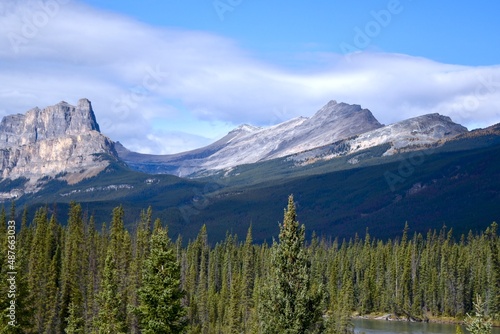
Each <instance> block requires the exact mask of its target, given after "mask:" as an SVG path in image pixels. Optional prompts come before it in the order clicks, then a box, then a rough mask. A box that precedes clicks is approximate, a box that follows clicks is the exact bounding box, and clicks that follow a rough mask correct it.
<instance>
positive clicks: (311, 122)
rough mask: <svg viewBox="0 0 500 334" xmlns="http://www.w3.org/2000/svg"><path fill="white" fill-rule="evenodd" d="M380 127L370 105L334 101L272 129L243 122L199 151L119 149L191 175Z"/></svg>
mask: <svg viewBox="0 0 500 334" xmlns="http://www.w3.org/2000/svg"><path fill="white" fill-rule="evenodd" d="M380 127H382V125H381V124H380V123H379V122H378V121H377V120H376V119H375V117H373V115H372V113H371V112H370V111H369V110H368V109H362V108H361V107H360V106H359V105H349V104H346V103H337V102H336V101H330V102H329V103H328V104H326V105H325V106H324V107H323V108H321V109H320V110H319V111H318V112H316V114H315V115H313V116H312V117H311V118H307V117H298V118H294V119H291V120H289V121H286V122H283V123H280V124H277V125H274V126H271V127H268V128H258V127H252V126H249V125H243V126H240V127H238V128H236V129H235V130H233V131H231V132H229V133H228V134H227V135H226V136H225V137H224V138H222V139H220V140H219V141H217V142H216V143H214V144H211V145H209V146H207V147H205V148H201V149H198V150H194V151H189V152H184V153H179V154H174V155H164V156H153V155H144V154H138V153H133V152H129V151H125V150H119V155H120V157H121V158H123V159H124V160H125V161H126V162H127V163H129V165H130V166H132V167H133V168H136V169H139V170H142V171H146V172H152V173H155V172H159V173H169V174H175V175H178V176H186V175H191V174H193V173H198V172H200V171H204V170H218V169H224V168H231V167H234V166H237V165H241V164H246V163H254V162H258V161H264V160H269V159H274V158H279V157H284V156H287V155H290V154H294V153H298V152H301V151H305V150H309V149H312V148H315V147H318V146H322V145H327V144H329V143H332V142H334V141H337V140H340V139H343V138H347V137H349V136H353V135H356V134H360V133H364V132H367V131H370V130H373V129H377V128H380Z"/></svg>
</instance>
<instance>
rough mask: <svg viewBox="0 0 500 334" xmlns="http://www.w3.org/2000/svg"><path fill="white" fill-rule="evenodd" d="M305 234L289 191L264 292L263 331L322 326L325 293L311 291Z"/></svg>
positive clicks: (298, 330)
mask: <svg viewBox="0 0 500 334" xmlns="http://www.w3.org/2000/svg"><path fill="white" fill-rule="evenodd" d="M304 238H305V227H304V225H302V226H299V222H298V221H297V219H296V213H295V204H294V202H293V196H292V195H290V197H289V198H288V207H287V209H285V214H284V219H283V224H282V225H280V234H279V243H274V244H273V248H272V257H271V268H272V269H271V272H270V277H269V284H268V285H267V287H266V289H264V293H263V295H262V302H261V308H260V312H259V313H260V318H261V326H262V331H263V332H264V333H288V334H293V333H297V334H299V333H315V332H318V331H319V330H320V329H321V328H322V313H321V310H320V302H321V299H322V296H321V295H319V294H318V295H313V294H311V291H310V286H311V281H310V263H309V261H308V259H307V257H306V250H305V246H304Z"/></svg>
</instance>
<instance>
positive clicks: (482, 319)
mask: <svg viewBox="0 0 500 334" xmlns="http://www.w3.org/2000/svg"><path fill="white" fill-rule="evenodd" d="M484 304H485V303H483V301H482V299H481V296H479V295H478V296H477V297H476V302H475V303H474V312H475V314H474V315H470V314H467V318H466V319H465V325H466V328H467V330H468V331H469V332H470V333H471V334H491V330H492V326H493V325H492V323H491V320H489V319H488V318H487V317H486V316H485V311H484Z"/></svg>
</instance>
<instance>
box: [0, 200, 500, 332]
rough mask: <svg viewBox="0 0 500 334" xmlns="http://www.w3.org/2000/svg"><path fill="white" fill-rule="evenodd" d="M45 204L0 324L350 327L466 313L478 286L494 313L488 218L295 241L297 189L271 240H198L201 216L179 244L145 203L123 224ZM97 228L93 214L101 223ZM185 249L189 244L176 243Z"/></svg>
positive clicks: (2, 232) (498, 260)
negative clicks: (479, 227) (382, 234)
mask: <svg viewBox="0 0 500 334" xmlns="http://www.w3.org/2000/svg"><path fill="white" fill-rule="evenodd" d="M49 212H50V211H49V210H48V208H47V207H41V208H39V209H38V210H37V211H36V213H35V215H34V218H33V220H32V221H31V222H28V221H27V212H26V210H25V211H24V213H23V215H22V219H21V222H20V228H19V229H18V232H17V235H16V238H17V239H16V252H17V253H16V260H15V261H16V264H15V265H16V298H15V299H16V310H15V317H16V325H15V326H12V325H11V324H10V325H9V323H8V322H9V312H10V311H9V306H10V304H9V303H10V300H9V298H8V297H7V295H8V291H7V290H8V289H9V286H8V284H7V283H6V282H5V279H2V283H0V312H1V318H0V332H5V333H182V332H186V333H350V332H352V326H351V322H350V317H351V316H352V315H353V314H359V315H365V314H370V313H391V314H395V315H398V316H400V317H404V318H408V319H413V320H417V321H426V320H428V319H432V318H435V317H443V316H446V317H454V318H458V319H463V318H466V315H467V314H469V313H471V312H472V311H473V310H474V307H475V304H474V303H475V301H476V298H478V296H480V297H481V298H482V300H483V301H484V314H485V316H486V317H489V318H495V317H496V318H497V319H498V316H499V314H500V238H499V237H498V235H497V232H498V231H497V228H498V226H497V224H496V223H493V224H492V225H491V226H490V227H488V228H487V229H486V230H485V231H484V232H481V233H476V234H475V233H473V232H469V234H468V235H462V236H461V237H460V239H458V240H455V239H454V237H453V231H452V230H451V229H450V230H447V229H446V228H445V227H443V228H442V229H441V230H439V231H429V232H428V233H427V234H426V235H425V236H424V235H421V234H417V233H413V234H410V232H409V227H408V225H406V226H405V227H404V229H403V230H402V235H401V237H400V238H397V239H395V240H376V239H374V238H372V237H371V236H370V234H369V231H368V230H367V232H366V234H365V235H364V236H363V237H362V238H361V237H359V236H358V235H355V236H353V238H352V239H350V240H342V241H339V240H337V239H334V240H331V239H326V238H318V237H316V236H314V235H313V237H312V239H311V240H310V241H308V242H306V240H305V239H304V234H305V228H304V226H303V225H302V226H301V225H300V224H299V222H298V220H297V217H296V212H295V206H294V203H293V197H290V198H289V202H288V206H287V208H286V209H285V212H284V219H283V222H282V224H280V234H279V236H278V239H277V240H275V241H274V242H273V243H272V244H271V245H269V244H267V243H264V244H261V245H258V244H254V243H253V240H252V227H250V228H249V229H248V233H247V235H246V237H245V238H244V240H240V239H239V238H238V236H236V235H233V234H229V233H228V234H227V235H226V238H225V240H222V241H220V242H218V243H216V244H215V245H209V243H208V233H209V232H208V229H207V227H206V226H203V227H202V228H201V230H200V232H199V234H198V236H197V238H196V239H194V240H189V241H188V242H186V243H184V242H183V240H182V238H181V237H180V236H179V237H178V238H177V239H176V240H175V241H173V240H171V239H170V237H169V235H168V228H167V225H165V224H163V223H162V222H161V221H160V220H159V219H156V220H155V221H153V213H152V209H151V208H148V209H147V210H144V211H142V212H141V214H140V217H138V218H137V222H136V223H135V225H134V228H133V229H131V230H129V229H126V228H125V222H124V209H123V207H122V206H119V207H116V208H115V209H114V210H113V212H112V213H111V220H110V222H109V223H103V224H102V226H101V227H99V228H98V227H97V224H96V222H95V220H94V218H93V217H92V216H87V214H86V213H85V212H83V210H82V207H81V205H79V204H77V203H71V205H70V210H69V214H68V219H67V222H66V223H65V224H61V223H60V222H58V221H57V220H56V218H55V215H51V214H50V213H49ZM14 217H16V209H15V205H14V204H13V206H12V208H11V210H10V213H7V212H6V210H5V209H4V208H2V210H1V212H0V222H1V223H2V225H1V226H2V228H1V229H0V247H1V253H0V271H1V272H2V277H6V275H7V273H8V272H9V271H12V270H11V269H12V268H9V258H8V256H7V254H8V252H7V250H8V245H9V244H8V242H7V240H8V238H7V233H8V232H7V226H8V221H9V220H13V219H14ZM99 225H101V224H99ZM186 245H187V246H186Z"/></svg>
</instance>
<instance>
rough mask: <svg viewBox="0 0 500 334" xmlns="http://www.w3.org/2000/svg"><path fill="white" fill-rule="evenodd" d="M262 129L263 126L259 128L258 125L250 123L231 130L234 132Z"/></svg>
mask: <svg viewBox="0 0 500 334" xmlns="http://www.w3.org/2000/svg"><path fill="white" fill-rule="evenodd" d="M260 129H261V128H259V127H257V126H253V125H250V124H242V125H240V126H238V127H237V128H235V129H234V130H233V131H231V132H234V131H244V132H255V131H258V130H260Z"/></svg>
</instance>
